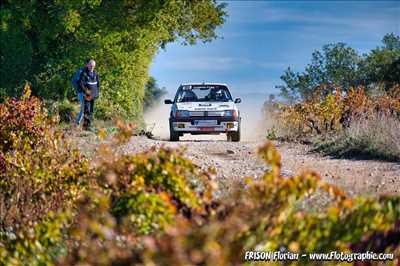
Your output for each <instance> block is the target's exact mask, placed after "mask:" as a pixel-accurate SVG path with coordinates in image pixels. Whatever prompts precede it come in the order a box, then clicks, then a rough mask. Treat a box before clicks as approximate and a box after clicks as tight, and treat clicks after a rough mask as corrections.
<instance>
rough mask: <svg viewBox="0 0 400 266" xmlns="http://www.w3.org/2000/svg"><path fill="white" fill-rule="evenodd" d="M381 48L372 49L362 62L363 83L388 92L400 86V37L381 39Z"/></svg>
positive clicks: (392, 36) (389, 36)
mask: <svg viewBox="0 0 400 266" xmlns="http://www.w3.org/2000/svg"><path fill="white" fill-rule="evenodd" d="M382 43H383V46H380V47H377V48H375V49H373V50H372V51H371V52H370V53H369V54H368V55H366V57H365V59H364V60H363V62H362V72H363V74H364V83H365V84H366V85H370V86H379V87H382V88H383V89H384V90H389V89H390V88H392V87H393V86H394V85H395V84H400V37H399V36H396V35H394V34H393V33H390V34H386V35H385V36H384V37H383V39H382Z"/></svg>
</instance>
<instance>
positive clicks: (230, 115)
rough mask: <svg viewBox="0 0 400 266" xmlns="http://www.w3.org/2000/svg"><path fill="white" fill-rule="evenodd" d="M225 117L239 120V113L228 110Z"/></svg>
mask: <svg viewBox="0 0 400 266" xmlns="http://www.w3.org/2000/svg"><path fill="white" fill-rule="evenodd" d="M224 116H227V117H233V118H237V117H238V112H237V111H236V110H226V111H224Z"/></svg>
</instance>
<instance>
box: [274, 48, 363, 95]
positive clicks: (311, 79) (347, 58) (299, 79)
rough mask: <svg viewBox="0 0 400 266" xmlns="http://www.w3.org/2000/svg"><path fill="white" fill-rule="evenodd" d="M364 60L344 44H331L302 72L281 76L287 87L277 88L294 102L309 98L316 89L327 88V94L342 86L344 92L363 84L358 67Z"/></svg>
mask: <svg viewBox="0 0 400 266" xmlns="http://www.w3.org/2000/svg"><path fill="white" fill-rule="evenodd" d="M360 60H361V57H360V56H359V55H358V54H357V52H356V51H355V50H354V49H352V48H351V47H348V46H347V45H346V44H344V43H336V44H328V45H325V46H323V48H322V51H318V50H317V51H315V52H313V54H312V58H311V63H310V64H308V65H307V66H306V68H305V71H304V72H302V73H295V72H293V71H292V70H291V69H290V68H288V69H287V70H286V71H285V73H284V74H283V75H282V76H281V79H282V80H283V81H284V82H285V85H281V86H277V87H278V88H280V90H281V95H282V96H284V97H286V98H288V99H290V100H292V101H293V100H299V99H309V98H310V97H312V95H313V93H314V91H315V89H316V88H317V87H319V86H321V85H325V86H326V92H330V91H333V90H334V86H337V85H338V86H341V87H342V88H344V90H347V89H349V88H350V87H352V86H355V85H357V84H359V82H360V77H359V72H358V64H359V62H360Z"/></svg>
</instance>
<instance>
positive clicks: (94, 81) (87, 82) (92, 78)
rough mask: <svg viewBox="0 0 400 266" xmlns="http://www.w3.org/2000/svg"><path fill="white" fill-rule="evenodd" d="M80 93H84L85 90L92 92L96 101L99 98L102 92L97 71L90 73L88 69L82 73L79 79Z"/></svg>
mask: <svg viewBox="0 0 400 266" xmlns="http://www.w3.org/2000/svg"><path fill="white" fill-rule="evenodd" d="M78 84H79V88H78V92H84V91H85V88H86V89H88V90H90V92H91V94H92V96H93V98H94V99H96V98H97V97H99V92H100V78H99V75H98V74H97V72H96V71H94V70H93V71H92V72H90V71H89V70H88V69H87V67H85V69H84V70H83V71H82V73H81V75H80V77H79V81H78Z"/></svg>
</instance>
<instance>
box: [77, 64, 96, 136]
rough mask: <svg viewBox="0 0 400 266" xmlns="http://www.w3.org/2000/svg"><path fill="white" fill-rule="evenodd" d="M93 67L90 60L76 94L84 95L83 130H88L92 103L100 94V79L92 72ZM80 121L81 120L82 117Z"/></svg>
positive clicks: (80, 78) (91, 116)
mask: <svg viewBox="0 0 400 266" xmlns="http://www.w3.org/2000/svg"><path fill="white" fill-rule="evenodd" d="M95 67H96V62H95V61H94V60H93V59H90V60H89V61H88V63H87V64H86V67H85V68H84V70H83V71H82V73H81V75H80V77H79V82H78V84H79V88H78V93H83V94H84V110H85V113H84V119H85V123H84V129H89V128H90V124H91V121H92V120H93V110H94V101H95V100H96V99H97V98H98V97H99V92H100V79H99V75H98V74H97V73H96V71H94V69H95ZM78 118H79V117H78ZM80 120H82V117H81V118H80ZM79 122H80V121H79Z"/></svg>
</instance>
